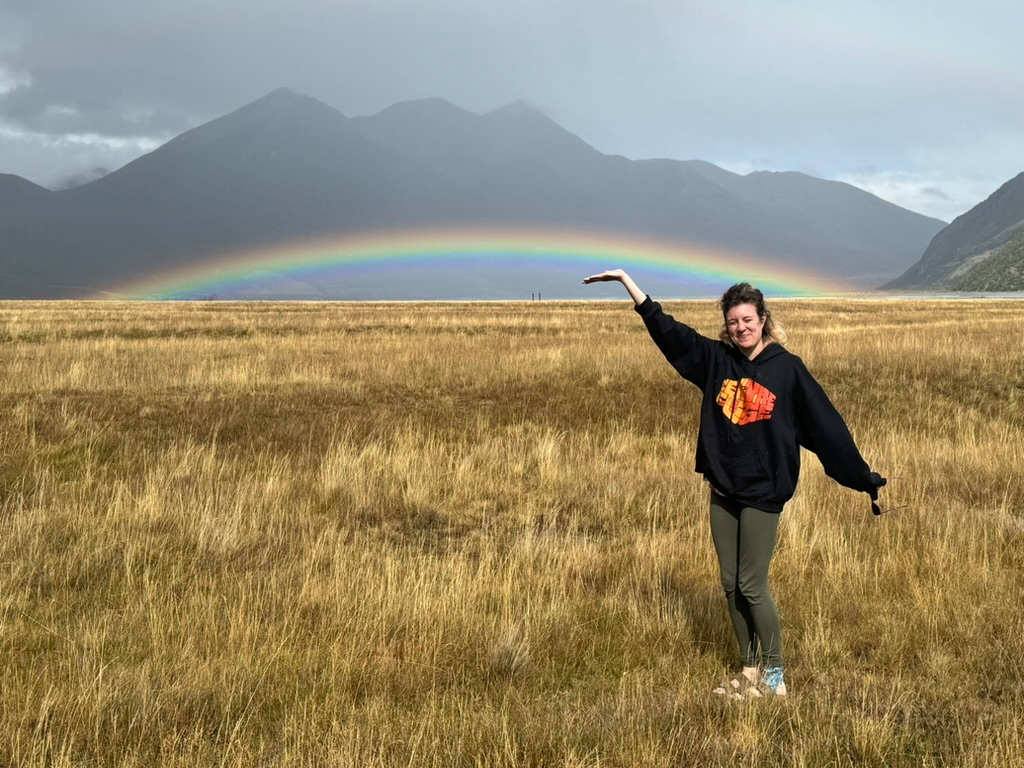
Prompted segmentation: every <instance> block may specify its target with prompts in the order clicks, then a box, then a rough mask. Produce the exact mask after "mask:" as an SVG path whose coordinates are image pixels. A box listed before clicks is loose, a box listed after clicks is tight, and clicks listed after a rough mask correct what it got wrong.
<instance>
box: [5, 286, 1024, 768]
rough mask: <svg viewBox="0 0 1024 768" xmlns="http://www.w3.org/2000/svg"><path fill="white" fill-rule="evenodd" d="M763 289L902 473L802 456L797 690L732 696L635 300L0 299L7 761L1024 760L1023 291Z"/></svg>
mask: <svg viewBox="0 0 1024 768" xmlns="http://www.w3.org/2000/svg"><path fill="white" fill-rule="evenodd" d="M666 309H667V310H668V311H670V312H672V313H673V314H675V315H676V316H677V317H679V318H680V319H686V320H687V321H689V322H690V323H691V324H693V325H694V326H695V327H697V328H698V330H700V331H701V332H703V333H706V334H708V335H711V336H714V335H717V330H718V323H719V320H718V318H717V317H716V310H715V306H714V302H685V303H684V302H667V303H666ZM773 309H774V311H775V314H776V315H777V316H778V317H779V318H780V319H781V320H782V321H783V323H784V324H785V325H786V327H787V330H788V331H789V334H790V342H789V344H788V346H789V348H790V349H791V350H792V351H794V352H795V353H796V354H798V355H800V356H801V357H802V358H803V359H804V360H805V361H806V362H807V363H808V366H809V367H810V369H811V370H812V372H813V373H814V374H815V375H816V377H817V378H818V379H819V381H821V382H822V384H823V386H824V387H825V388H826V391H828V392H829V394H830V396H831V397H832V399H833V401H834V402H835V403H836V405H837V406H838V408H839V409H840V411H841V412H842V413H843V415H844V417H845V418H846V420H847V423H848V424H849V425H850V427H851V430H852V431H853V433H854V435H855V437H856V438H857V441H858V444H859V445H860V447H861V449H862V452H863V453H864V455H865V457H866V458H867V459H868V461H869V462H870V463H871V464H872V466H873V468H875V469H877V470H878V471H880V472H882V473H883V474H886V475H888V476H891V477H893V478H894V479H893V481H892V483H891V484H890V486H889V488H888V489H887V491H888V493H887V495H886V496H885V497H884V499H883V504H884V505H886V506H888V507H902V506H903V505H905V507H903V508H902V509H898V510H896V511H893V512H891V513H889V514H887V515H884V516H882V517H881V518H875V517H873V516H872V515H871V513H870V509H869V505H868V501H867V497H866V496H864V495H862V494H856V493H853V492H852V491H848V490H846V489H843V488H840V487H838V486H836V485H835V484H834V483H832V482H831V481H829V480H827V478H825V477H824V474H823V473H822V471H821V469H820V466H819V465H818V464H817V462H816V460H815V459H814V457H813V456H810V455H807V456H805V462H804V470H803V475H802V479H801V483H800V487H799V489H798V491H797V495H796V497H795V498H794V500H793V501H792V502H791V503H790V504H789V505H788V506H787V508H786V510H785V512H784V513H783V518H782V522H781V526H780V541H779V546H778V549H777V553H776V556H775V560H774V561H773V570H772V579H773V581H772V583H773V589H774V592H775V597H776V600H777V602H778V603H779V606H780V611H781V614H782V620H783V627H784V632H785V635H784V638H783V640H784V644H785V653H786V658H787V682H788V684H789V688H790V692H791V695H790V696H789V697H788V700H787V701H786V702H785V703H782V702H777V701H767V700H765V701H750V702H740V703H723V702H720V701H716V700H714V699H713V698H712V697H711V696H710V695H709V692H710V690H711V689H712V688H713V687H714V686H715V684H716V683H718V682H719V681H720V680H722V679H724V678H725V677H726V676H727V675H728V674H731V672H733V671H734V669H735V666H736V664H737V662H738V658H737V653H736V650H735V649H734V647H733V640H732V633H731V630H730V628H729V626H728V619H727V614H726V610H725V603H724V598H723V597H722V595H721V593H720V586H719V584H718V577H717V570H716V564H715V560H714V555H713V552H712V547H711V542H710V534H709V531H708V524H707V519H706V515H707V491H706V489H705V488H704V486H703V485H702V483H701V481H700V479H699V478H698V477H697V476H696V475H695V474H694V473H693V471H692V466H693V450H694V440H695V437H696V419H697V407H698V393H697V391H696V389H695V388H693V387H692V386H691V385H689V384H687V383H686V382H684V381H683V380H682V379H680V378H679V377H678V376H677V375H676V374H675V372H674V371H673V370H672V369H671V368H670V367H669V366H668V365H667V364H666V363H665V361H664V360H663V358H661V356H660V353H659V352H658V351H657V350H656V348H655V347H654V345H653V344H652V343H651V342H650V340H649V338H648V337H647V334H646V331H645V329H644V327H643V324H642V322H641V321H640V319H639V318H638V317H637V316H636V314H635V313H634V312H633V311H632V309H631V304H630V303H629V302H628V301H623V302H591V303H582V302H581V303H556V302H530V303H507V304H506V303H495V304H489V303H480V304H476V303H472V304H469V303H467V304H287V303H285V304H276V303H268V304H232V303H217V302H210V303H195V304H132V303H102V302H100V303H32V302H19V303H3V304H0V365H2V370H3V376H2V378H0V399H2V408H0V447H2V459H0V532H2V535H0V764H4V765H18V766H44V765H45V766H145V767H146V768H152V767H153V766H158V765H159V766H195V765H221V766H580V767H582V766H640V765H643V766H679V765H683V766H685V765H694V766H711V765H757V766H826V765H829V766H831V765H837V766H863V765H868V766H904V765H905V766H922V765H923V766H952V765H956V766H1013V765H1022V764H1024V726H1022V725H1021V721H1020V717H1019V715H1020V712H1021V710H1022V707H1024V679H1022V672H1021V668H1020V664H1019V663H1018V662H1019V660H1020V659H1021V658H1024V611H1022V609H1021V594H1022V587H1024V483H1022V480H1021V472H1020V468H1021V466H1022V464H1024V440H1022V438H1024V377H1022V376H1021V374H1020V372H1021V371H1022V370H1024V351H1022V350H1024V345H1022V343H1021V342H1022V341H1024V337H1022V334H1021V330H1020V323H1019V320H1018V319H1017V316H1016V315H1017V312H1018V311H1019V309H1018V308H1017V307H1016V305H1015V304H1014V303H1011V302H1001V301H857V300H849V301H846V300H843V301H839V302H836V301H816V300H789V301H778V302H775V303H774V305H773Z"/></svg>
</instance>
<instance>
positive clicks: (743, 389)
mask: <svg viewBox="0 0 1024 768" xmlns="http://www.w3.org/2000/svg"><path fill="white" fill-rule="evenodd" d="M716 402H717V403H718V404H719V405H720V406H722V413H724V414H725V417H726V418H727V419H729V421H731V422H732V423H733V424H736V425H738V426H741V427H742V426H743V425H744V424H753V423H754V422H755V421H764V420H766V419H770V418H771V417H772V411H773V410H774V409H775V394H774V393H772V392H771V391H769V390H768V389H767V388H765V387H763V386H761V385H760V384H758V383H757V382H756V381H754V380H752V379H740V380H739V381H736V380H735V379H726V380H725V381H723V382H722V389H721V391H720V392H719V393H718V399H717V400H716Z"/></svg>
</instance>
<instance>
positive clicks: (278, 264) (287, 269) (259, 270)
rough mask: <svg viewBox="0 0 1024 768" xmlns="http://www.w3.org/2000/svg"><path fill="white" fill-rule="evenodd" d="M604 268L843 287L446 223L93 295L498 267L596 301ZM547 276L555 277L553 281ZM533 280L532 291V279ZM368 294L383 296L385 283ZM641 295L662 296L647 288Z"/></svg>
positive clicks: (143, 295) (175, 293) (829, 290)
mask: <svg viewBox="0 0 1024 768" xmlns="http://www.w3.org/2000/svg"><path fill="white" fill-rule="evenodd" d="M613 267H622V268H624V269H627V270H632V271H635V273H636V274H637V275H643V276H644V277H645V278H646V279H651V278H652V277H653V278H656V279H665V280H666V281H667V282H668V283H670V284H671V286H672V288H673V289H679V288H682V289H684V290H685V291H686V294H687V295H689V296H696V295H701V296H704V295H714V294H716V293H720V292H721V290H722V289H723V288H724V287H727V286H728V285H730V284H732V283H733V282H736V281H738V280H747V281H749V282H751V283H754V284H755V285H757V286H758V287H760V288H761V289H762V290H764V291H765V293H768V294H773V295H781V296H820V295H834V294H836V293H841V292H845V291H848V290H849V287H848V286H844V285H842V284H839V283H837V282H834V281H830V280H827V279H824V278H822V277H821V276H818V275H814V274H811V273H809V272H806V271H801V270H798V269H795V268H793V267H791V266H786V265H782V264H779V263H772V262H768V261H766V260H765V259H764V258H763V257H758V256H756V255H751V254H742V253H736V252H731V251H726V250H721V249H714V248H708V247H706V246H696V245H687V244H685V243H678V242H675V243H673V242H668V241H657V240H650V239H644V238H640V237H633V236H622V235H611V234H600V233H598V234H595V233H592V232H590V233H580V232H565V231H557V230H547V231H545V230H525V231H516V230H497V229H458V230H455V229H447V230H427V231H424V230H417V231H411V232H395V231H387V232H378V233H371V234H365V233H364V234H360V235H350V236H342V237H338V236H335V237H331V238H326V239H322V240H304V241H301V242H293V243H288V244H285V245H277V246H274V247H270V248H264V249H257V250H249V251H241V252H237V253H231V254H225V255H221V256H219V257H216V258H213V259H209V260H207V261H205V262H204V263H203V264H202V265H199V266H189V267H186V268H181V269H177V270H169V271H165V272H162V273H159V274H153V275H149V276H147V277H144V278H142V279H138V280H134V281H131V282H127V283H124V284H122V285H118V286H113V287H111V288H110V289H109V290H106V291H102V292H101V295H102V297H104V298H117V299H129V300H191V299H198V298H203V297H214V296H215V297H217V298H225V299H230V298H253V297H259V296H268V297H270V296H274V295H275V294H276V295H280V294H281V293H282V290H283V289H282V286H285V287H287V286H291V287H292V288H294V287H295V286H300V287H304V289H305V290H306V291H307V292H308V293H310V294H311V297H314V298H316V297H319V296H318V295H317V287H318V286H323V285H325V284H327V283H328V282H331V281H333V282H332V284H333V285H341V284H346V285H358V284H359V283H360V281H365V280H367V279H368V278H369V277H373V276H374V275H373V273H377V275H376V280H377V282H376V285H378V286H380V285H383V286H386V285H387V279H388V276H389V275H391V276H396V275H401V274H402V273H403V272H415V273H416V274H418V275H427V274H431V273H433V274H434V275H435V276H438V277H443V276H444V275H445V274H448V275H459V274H465V273H467V272H468V271H471V270H474V269H475V270H487V269H498V268H500V269H504V270H505V274H509V273H514V274H517V275H519V276H528V275H529V274H530V272H531V271H532V272H534V273H536V274H542V273H545V274H547V275H548V278H549V279H548V281H547V283H546V284H545V285H546V288H547V295H549V296H550V297H551V298H556V297H559V296H565V295H567V294H571V295H573V296H578V295H591V296H593V297H595V298H597V297H598V296H599V293H598V291H596V290H595V291H594V292H593V293H591V294H583V293H581V292H580V291H579V290H578V287H579V284H580V282H581V281H582V279H583V278H584V277H586V276H587V275H589V274H593V273H595V272H599V271H602V270H604V269H609V268H613ZM552 275H555V276H556V278H557V279H555V280H554V282H552V279H551V276H552ZM524 279H526V280H528V279H529V278H528V277H527V278H524ZM382 280H383V282H382ZM537 284H538V287H539V286H540V285H541V282H540V281H538V282H537ZM376 290H377V291H378V292H382V293H386V288H384V289H381V288H377V289H376ZM284 292H285V293H287V292H288V290H287V289H284ZM651 292H652V293H655V292H657V293H658V295H661V296H664V297H665V298H670V296H668V295H666V293H665V291H662V290H658V288H657V287H654V288H652V289H651ZM375 298H380V299H388V298H393V297H389V296H387V295H380V296H377V297H375ZM483 298H488V297H483Z"/></svg>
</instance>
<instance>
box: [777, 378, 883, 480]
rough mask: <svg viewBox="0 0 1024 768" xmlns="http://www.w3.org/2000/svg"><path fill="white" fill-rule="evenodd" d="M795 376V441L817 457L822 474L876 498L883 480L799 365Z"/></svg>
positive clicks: (834, 408)
mask: <svg viewBox="0 0 1024 768" xmlns="http://www.w3.org/2000/svg"><path fill="white" fill-rule="evenodd" d="M796 377H797V381H796V383H797V401H796V412H797V441H798V442H799V443H800V445H802V446H803V447H804V448H807V449H808V450H809V451H812V452H813V453H814V454H816V455H817V457H818V460H819V461H821V465H822V467H824V468H825V474H826V475H828V476H829V477H831V478H832V479H833V480H835V481H836V482H837V483H839V484H840V485H845V486H846V487H847V488H852V489H853V490H855V491H862V492H864V493H868V494H871V498H872V499H874V498H877V494H878V488H880V487H881V486H883V485H885V479H884V478H883V477H882V476H881V475H879V474H877V473H875V472H872V471H871V469H870V467H868V465H867V462H865V461H864V459H863V458H862V457H861V455H860V451H859V450H857V445H856V444H855V443H854V441H853V436H852V435H851V434H850V430H849V429H848V428H847V426H846V423H845V422H844V421H843V417H842V416H840V415H839V411H837V410H836V407H835V406H834V405H832V402H831V401H830V400H829V399H828V396H827V395H826V394H825V390H823V389H822V388H821V385H820V384H818V382H817V381H815V379H814V377H813V376H811V374H810V372H809V371H808V370H807V368H806V367H805V366H804V365H803V363H802V362H800V363H799V364H798V365H797V367H796Z"/></svg>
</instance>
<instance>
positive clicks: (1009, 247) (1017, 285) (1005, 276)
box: [950, 231, 1024, 291]
mask: <svg viewBox="0 0 1024 768" xmlns="http://www.w3.org/2000/svg"><path fill="white" fill-rule="evenodd" d="M950 288H952V289H953V290H955V291H1024V231H1022V232H1020V233H1019V234H1018V235H1017V236H1016V237H1014V238H1013V239H1012V240H1011V241H1010V242H1008V243H1007V244H1006V245H1004V246H1002V247H1000V248H999V249H998V250H997V251H996V252H995V253H994V254H992V255H991V256H990V257H988V258H987V259H985V260H984V261H982V262H981V263H979V264H978V265H977V266H975V267H974V268H972V269H971V270H970V271H968V272H966V273H965V274H963V275H961V276H959V277H957V278H956V279H955V280H953V281H952V282H951V284H950Z"/></svg>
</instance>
